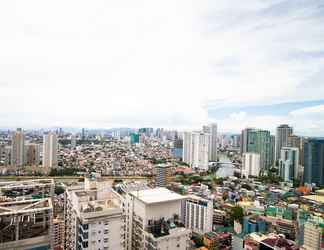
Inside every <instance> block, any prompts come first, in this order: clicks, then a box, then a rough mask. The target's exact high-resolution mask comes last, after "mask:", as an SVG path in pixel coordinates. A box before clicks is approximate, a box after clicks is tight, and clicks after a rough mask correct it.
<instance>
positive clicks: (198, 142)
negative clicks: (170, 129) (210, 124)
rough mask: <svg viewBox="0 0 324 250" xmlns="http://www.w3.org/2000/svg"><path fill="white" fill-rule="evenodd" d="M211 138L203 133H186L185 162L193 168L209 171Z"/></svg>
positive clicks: (184, 143)
mask: <svg viewBox="0 0 324 250" xmlns="http://www.w3.org/2000/svg"><path fill="white" fill-rule="evenodd" d="M210 137H211V136H210V134H207V133H203V132H185V133H184V135H183V161H184V162H186V163H187V164H189V165H190V166H191V167H193V168H196V169H199V170H203V171H207V170H208V156H209V154H208V150H209V145H210Z"/></svg>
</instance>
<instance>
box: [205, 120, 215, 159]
mask: <svg viewBox="0 0 324 250" xmlns="http://www.w3.org/2000/svg"><path fill="white" fill-rule="evenodd" d="M203 132H204V133H206V134H210V140H209V149H208V160H209V161H217V124H216V123H211V124H209V125H208V126H203Z"/></svg>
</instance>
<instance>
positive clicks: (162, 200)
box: [125, 188, 191, 250]
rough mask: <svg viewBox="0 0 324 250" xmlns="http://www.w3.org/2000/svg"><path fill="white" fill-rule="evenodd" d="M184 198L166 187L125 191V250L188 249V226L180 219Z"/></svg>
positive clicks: (189, 233)
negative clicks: (126, 240) (126, 234)
mask: <svg viewBox="0 0 324 250" xmlns="http://www.w3.org/2000/svg"><path fill="white" fill-rule="evenodd" d="M184 199H185V197H184V196H182V195H179V194H177V193H174V192H172V191H170V190H168V189H166V188H154V189H145V190H138V191H132V192H129V193H127V195H126V201H125V205H126V206H125V210H126V218H129V219H127V225H126V231H127V232H128V236H127V239H128V243H127V250H142V249H160V250H167V249H179V250H186V249H189V245H190V236H191V230H189V229H186V228H185V227H184V225H183V223H182V222H181V220H180V218H181V202H182V200H184Z"/></svg>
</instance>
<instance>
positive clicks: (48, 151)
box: [43, 132, 57, 168]
mask: <svg viewBox="0 0 324 250" xmlns="http://www.w3.org/2000/svg"><path fill="white" fill-rule="evenodd" d="M56 166H57V135H56V134H55V133H52V132H49V133H48V134H45V135H44V137H43V167H49V168H52V167H56Z"/></svg>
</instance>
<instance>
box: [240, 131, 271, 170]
mask: <svg viewBox="0 0 324 250" xmlns="http://www.w3.org/2000/svg"><path fill="white" fill-rule="evenodd" d="M241 137H242V139H241V140H242V141H241V142H242V143H241V152H242V153H243V154H244V153H247V152H249V153H258V154H260V168H261V169H260V170H261V171H262V170H267V169H269V168H270V167H271V136H270V131H267V130H262V129H253V128H246V129H244V130H243V131H242V136H241Z"/></svg>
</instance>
